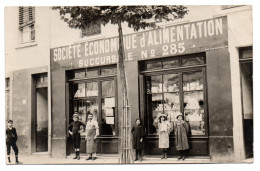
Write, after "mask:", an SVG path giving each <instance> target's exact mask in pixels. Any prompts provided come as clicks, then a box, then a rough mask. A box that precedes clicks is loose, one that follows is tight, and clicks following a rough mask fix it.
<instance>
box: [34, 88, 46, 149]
mask: <svg viewBox="0 0 260 171" xmlns="http://www.w3.org/2000/svg"><path fill="white" fill-rule="evenodd" d="M47 151H48V88H47V87H43V88H37V89H36V152H47Z"/></svg>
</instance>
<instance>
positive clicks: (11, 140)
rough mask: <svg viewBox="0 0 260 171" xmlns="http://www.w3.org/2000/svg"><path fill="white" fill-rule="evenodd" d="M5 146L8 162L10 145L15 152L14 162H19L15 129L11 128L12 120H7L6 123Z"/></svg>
mask: <svg viewBox="0 0 260 171" xmlns="http://www.w3.org/2000/svg"><path fill="white" fill-rule="evenodd" d="M5 134H6V147H7V156H8V162H9V163H11V159H10V152H11V147H12V148H13V150H14V153H15V159H16V161H15V163H16V164H19V161H18V147H17V145H16V141H17V133H16V129H15V128H13V121H12V120H9V121H8V123H7V129H6V133H5Z"/></svg>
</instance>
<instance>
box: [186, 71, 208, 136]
mask: <svg viewBox="0 0 260 171" xmlns="http://www.w3.org/2000/svg"><path fill="white" fill-rule="evenodd" d="M183 96H184V104H183V105H184V106H183V107H184V115H185V116H184V117H185V120H186V121H187V123H188V124H189V126H190V129H191V134H192V135H205V122H204V105H205V103H204V96H203V73H202V71H194V72H187V73H183Z"/></svg>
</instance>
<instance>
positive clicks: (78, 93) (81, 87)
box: [74, 83, 86, 98]
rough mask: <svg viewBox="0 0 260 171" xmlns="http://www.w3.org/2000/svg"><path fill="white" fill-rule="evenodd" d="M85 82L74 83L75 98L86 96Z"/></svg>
mask: <svg viewBox="0 0 260 171" xmlns="http://www.w3.org/2000/svg"><path fill="white" fill-rule="evenodd" d="M85 85H86V84H85V83H79V84H74V98H77V97H86V89H85Z"/></svg>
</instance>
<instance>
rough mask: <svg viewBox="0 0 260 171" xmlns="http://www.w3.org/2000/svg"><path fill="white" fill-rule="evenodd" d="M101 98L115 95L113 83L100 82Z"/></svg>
mask: <svg viewBox="0 0 260 171" xmlns="http://www.w3.org/2000/svg"><path fill="white" fill-rule="evenodd" d="M101 84H102V97H111V96H113V95H114V93H115V84H114V81H102V83H101Z"/></svg>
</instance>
